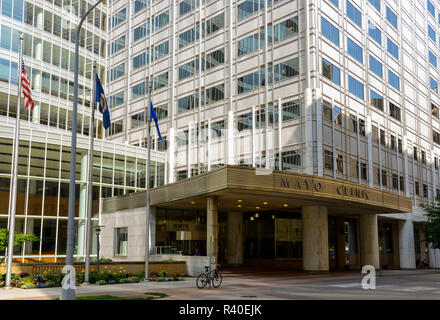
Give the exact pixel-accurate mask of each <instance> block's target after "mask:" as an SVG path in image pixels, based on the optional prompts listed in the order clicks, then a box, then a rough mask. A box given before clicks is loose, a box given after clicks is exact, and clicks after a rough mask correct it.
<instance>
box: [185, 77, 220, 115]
mask: <svg viewBox="0 0 440 320" xmlns="http://www.w3.org/2000/svg"><path fill="white" fill-rule="evenodd" d="M224 97H225V85H224V84H223V83H222V84H221V85H217V86H214V87H211V88H207V89H206V90H202V92H201V97H200V98H201V103H202V106H204V105H208V104H211V103H214V102H216V101H220V100H223V99H224ZM198 107H199V93H198V92H197V93H194V94H191V95H188V96H185V97H182V98H180V99H178V100H177V113H183V112H186V111H189V110H193V109H195V108H198Z"/></svg>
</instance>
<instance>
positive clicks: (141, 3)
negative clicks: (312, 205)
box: [134, 0, 150, 13]
mask: <svg viewBox="0 0 440 320" xmlns="http://www.w3.org/2000/svg"><path fill="white" fill-rule="evenodd" d="M149 5H150V0H136V1H135V2H134V13H137V12H139V11H141V10H142V9H144V8H146V7H147V6H149Z"/></svg>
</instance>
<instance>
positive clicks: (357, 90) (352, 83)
mask: <svg viewBox="0 0 440 320" xmlns="http://www.w3.org/2000/svg"><path fill="white" fill-rule="evenodd" d="M348 91H350V93H352V94H354V95H355V96H357V97H358V98H360V99H362V100H363V99H364V85H363V84H362V82H360V81H358V80H356V79H355V78H353V77H352V76H348Z"/></svg>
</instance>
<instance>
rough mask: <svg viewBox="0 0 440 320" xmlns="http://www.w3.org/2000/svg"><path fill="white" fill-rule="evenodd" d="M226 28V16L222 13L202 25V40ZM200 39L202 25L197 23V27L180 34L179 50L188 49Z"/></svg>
mask: <svg viewBox="0 0 440 320" xmlns="http://www.w3.org/2000/svg"><path fill="white" fill-rule="evenodd" d="M224 26H225V14H224V13H221V14H219V15H216V16H215V17H213V18H211V19H209V20H208V21H206V22H203V23H202V28H201V31H202V38H205V36H209V35H211V34H213V33H214V32H216V31H218V30H220V29H222V28H223V27H224ZM199 37H200V25H199V23H197V25H196V27H194V28H192V29H189V30H186V31H183V32H182V33H180V34H179V49H181V48H184V47H186V46H187V45H189V44H191V43H193V42H195V41H197V40H199Z"/></svg>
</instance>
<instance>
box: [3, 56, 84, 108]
mask: <svg viewBox="0 0 440 320" xmlns="http://www.w3.org/2000/svg"><path fill="white" fill-rule="evenodd" d="M29 69H30V68H29ZM30 70H31V71H30V72H29V73H28V75H29V78H30V82H31V87H32V90H33V91H35V92H39V91H41V92H43V93H47V94H51V95H53V96H55V97H60V98H62V99H68V100H70V101H73V81H70V80H68V79H65V78H62V77H59V76H57V75H54V74H50V73H48V72H45V71H41V70H39V69H35V68H32V69H30ZM0 81H2V82H10V83H11V84H13V85H16V84H18V79H17V63H16V62H10V61H9V60H6V59H2V58H0ZM90 98H91V88H89V87H85V86H83V85H82V84H78V103H79V104H83V103H84V105H85V106H87V107H90Z"/></svg>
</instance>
